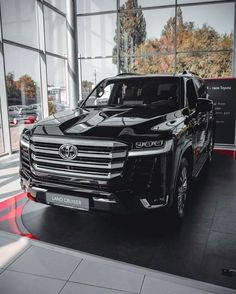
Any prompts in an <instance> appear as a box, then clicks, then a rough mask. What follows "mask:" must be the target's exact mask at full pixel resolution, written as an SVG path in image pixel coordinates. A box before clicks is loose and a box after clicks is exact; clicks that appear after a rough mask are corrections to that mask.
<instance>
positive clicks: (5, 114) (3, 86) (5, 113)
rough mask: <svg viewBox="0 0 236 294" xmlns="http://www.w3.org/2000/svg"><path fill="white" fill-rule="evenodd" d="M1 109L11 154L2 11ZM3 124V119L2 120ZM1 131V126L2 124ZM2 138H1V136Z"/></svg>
mask: <svg viewBox="0 0 236 294" xmlns="http://www.w3.org/2000/svg"><path fill="white" fill-rule="evenodd" d="M0 85H1V86H0V111H1V113H2V132H3V134H2V135H3V142H4V144H3V145H4V151H5V153H8V154H11V137H10V128H9V117H8V103H7V91H6V80H5V65H4V48H3V43H2V23H1V11H0ZM0 124H1V121H0ZM0 131H1V126H0ZM0 139H1V138H0Z"/></svg>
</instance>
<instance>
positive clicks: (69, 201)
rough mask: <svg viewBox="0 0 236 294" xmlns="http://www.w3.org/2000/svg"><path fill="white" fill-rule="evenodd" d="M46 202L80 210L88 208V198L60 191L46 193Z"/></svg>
mask: <svg viewBox="0 0 236 294" xmlns="http://www.w3.org/2000/svg"><path fill="white" fill-rule="evenodd" d="M46 202H47V203H48V204H52V205H59V206H64V207H69V208H74V209H80V210H87V211H88V210H89V199H88V198H82V197H76V196H71V195H65V194H60V193H50V192H47V193H46Z"/></svg>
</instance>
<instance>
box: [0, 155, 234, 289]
mask: <svg viewBox="0 0 236 294" xmlns="http://www.w3.org/2000/svg"><path fill="white" fill-rule="evenodd" d="M0 165H1V163H0ZM7 167H8V165H7V163H5V164H2V165H1V167H0V169H1V170H2V173H3V174H4V169H6V171H7ZM13 179H14V178H13ZM235 179H236V160H234V159H233V158H231V157H228V156H225V155H219V154H215V158H214V161H213V164H212V166H211V168H210V170H209V171H208V172H207V170H205V171H204V172H203V173H202V174H201V176H200V178H199V179H198V180H197V181H196V182H195V183H194V186H193V195H192V197H191V199H190V201H189V207H188V213H187V218H186V220H185V222H184V223H183V224H182V226H181V227H179V226H176V225H173V223H172V222H170V220H169V219H168V218H167V217H166V215H164V214H163V213H161V212H159V213H158V214H152V215H142V216H112V215H109V214H95V213H83V212H79V211H71V210H67V209H62V208H57V207H48V206H46V205H42V204H39V203H34V202H30V201H27V199H26V197H25V194H19V195H18V196H17V197H12V198H9V199H3V201H2V202H1V205H0V229H2V230H5V231H10V232H15V233H17V234H20V235H24V236H29V237H32V238H36V239H39V240H42V241H46V242H49V243H51V244H56V245H61V246H65V247H67V248H72V249H76V250H81V251H83V252H88V253H92V254H96V255H99V256H103V257H107V258H112V259H115V260H118V261H123V262H127V263H131V264H134V265H139V266H144V267H147V268H150V269H155V270H159V271H163V272H167V273H171V274H175V275H180V276H183V277H188V278H192V279H197V280H200V281H205V282H209V283H213V284H217V285H221V286H225V287H228V288H233V289H236V276H233V277H226V276H223V275H222V274H221V270H222V268H233V269H236V181H235ZM0 185H1V183H0ZM13 191H16V187H14V188H13ZM5 195H6V194H5ZM7 195H8V194H7ZM12 195H15V194H12ZM31 254H33V253H31ZM68 291H69V290H68ZM70 291H71V293H73V286H72V288H71V290H70ZM128 291H129V290H128ZM131 292H132V291H131ZM235 292H236V291H235ZM0 293H1V291H0ZM81 293H83V292H81ZM91 293H93V292H91ZM96 293H99V292H96ZM103 293H105V292H103ZM147 293H148V292H147ZM149 293H152V292H149ZM167 293H168V292H167ZM189 293H192V292H189Z"/></svg>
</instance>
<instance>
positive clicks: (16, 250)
mask: <svg viewBox="0 0 236 294" xmlns="http://www.w3.org/2000/svg"><path fill="white" fill-rule="evenodd" d="M0 293H1V294H9V293H10V294H31V293H34V294H41V293H47V294H57V293H58V294H59V293H60V294H74V293H78V294H79V293H81V294H125V293H126V294H129V293H130V294H131V293H137V294H138V293H140V294H152V293H153V294H164V293H165V294H172V293H175V294H189V293H192V294H204V293H205V294H207V293H208V294H210V293H212V294H213V293H214V294H233V293H235V291H234V290H230V289H226V288H222V287H219V286H214V285H210V284H206V283H201V282H196V281H192V280H189V279H184V278H178V277H176V276H172V275H168V274H162V273H159V272H155V271H150V270H148V269H144V268H140V267H135V266H130V265H127V264H124V263H120V262H114V261H111V260H107V259H102V258H99V257H95V256H91V255H86V254H83V253H81V252H75V251H72V250H67V249H64V248H60V247H57V246H51V245H49V244H45V243H43V242H40V241H32V240H31V239H28V238H25V237H19V236H17V235H12V234H9V233H4V232H0Z"/></svg>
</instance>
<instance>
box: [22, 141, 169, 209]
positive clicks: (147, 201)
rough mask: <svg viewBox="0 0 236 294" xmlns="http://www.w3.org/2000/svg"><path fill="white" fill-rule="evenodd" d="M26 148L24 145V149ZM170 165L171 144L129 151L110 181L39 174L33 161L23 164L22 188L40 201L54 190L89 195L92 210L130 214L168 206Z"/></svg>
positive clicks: (83, 196) (67, 193)
mask: <svg viewBox="0 0 236 294" xmlns="http://www.w3.org/2000/svg"><path fill="white" fill-rule="evenodd" d="M27 148H29V146H24V145H22V146H21V151H22V149H24V153H25V152H26V149H27ZM29 150H30V149H29ZM29 158H30V151H29ZM29 163H30V160H29ZM170 168H171V149H170V146H169V147H168V149H166V150H165V152H163V150H152V152H151V153H148V152H147V151H145V152H143V151H135V152H131V151H130V152H129V154H128V157H127V160H126V163H125V168H124V171H123V173H122V175H121V176H119V177H116V178H114V179H111V180H107V181H105V180H103V181H102V180H94V179H87V178H86V179H82V178H68V177H63V176H55V175H49V174H44V175H42V174H41V175H39V174H37V173H35V171H33V170H32V166H31V165H30V164H29V165H28V167H27V165H25V164H24V165H22V164H21V169H20V177H21V185H22V188H23V189H24V190H25V191H27V192H28V193H30V195H31V199H34V200H35V201H37V202H41V203H46V204H49V203H48V202H47V197H46V195H47V193H51V192H52V193H58V194H59V193H60V194H61V195H71V196H76V197H81V198H87V199H89V210H98V211H110V212H121V213H123V212H124V213H130V212H136V211H147V210H150V209H158V208H161V207H164V206H167V205H168V201H169V196H168V195H169V194H170V191H169V186H170V185H168V184H167V183H169V182H170V176H169V174H170V173H169V172H168V171H169V170H170ZM50 204H51V203H50Z"/></svg>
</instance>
